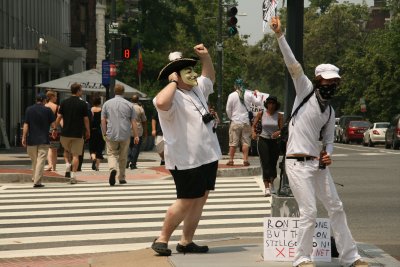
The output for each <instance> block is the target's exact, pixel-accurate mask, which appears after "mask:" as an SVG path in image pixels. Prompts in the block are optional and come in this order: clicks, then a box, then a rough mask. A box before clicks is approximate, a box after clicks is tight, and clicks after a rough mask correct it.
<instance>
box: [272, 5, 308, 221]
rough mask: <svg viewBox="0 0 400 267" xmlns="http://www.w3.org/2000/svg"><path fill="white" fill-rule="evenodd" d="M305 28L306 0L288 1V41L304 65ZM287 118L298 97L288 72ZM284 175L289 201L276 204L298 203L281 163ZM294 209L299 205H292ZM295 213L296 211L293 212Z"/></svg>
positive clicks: (282, 191)
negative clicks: (294, 198)
mask: <svg viewBox="0 0 400 267" xmlns="http://www.w3.org/2000/svg"><path fill="white" fill-rule="evenodd" d="M303 28H304V0H288V1H287V27H286V40H287V42H288V44H289V46H290V48H291V50H292V52H293V54H294V56H295V58H296V59H297V61H298V62H299V63H300V64H301V65H303ZM285 89H286V90H285V109H284V112H285V118H288V117H289V116H290V114H291V113H292V108H293V103H294V99H295V97H296V93H295V89H294V84H293V81H292V78H291V77H290V75H289V73H288V71H287V70H286V73H285ZM281 164H282V167H280V168H281V170H282V173H283V174H281V182H280V186H279V190H278V195H279V196H280V197H288V198H287V199H279V198H276V199H275V202H276V203H278V202H279V201H285V200H286V201H289V202H292V203H293V204H294V203H296V202H295V201H294V200H293V197H292V195H293V194H292V190H291V189H290V185H289V180H288V177H287V175H286V170H285V167H284V162H281ZM292 206H293V207H294V206H296V209H298V208H297V205H292ZM277 212H278V211H276V210H275V211H273V216H277V214H278V213H277ZM292 212H294V211H292Z"/></svg>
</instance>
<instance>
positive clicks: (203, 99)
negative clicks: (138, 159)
mask: <svg viewBox="0 0 400 267" xmlns="http://www.w3.org/2000/svg"><path fill="white" fill-rule="evenodd" d="M194 52H195V53H196V54H197V56H198V57H199V59H200V62H201V64H202V70H201V75H200V76H199V77H198V75H197V74H196V73H195V72H194V69H193V67H194V66H195V65H196V63H197V59H195V58H183V57H182V54H181V53H180V52H174V53H171V54H170V55H169V60H170V62H169V63H168V64H167V65H166V66H165V67H164V68H163V69H162V70H161V71H160V74H159V76H158V79H159V80H165V79H168V81H169V83H168V84H167V85H166V86H165V87H164V88H163V89H162V90H161V91H160V92H159V93H158V94H157V96H156V97H155V98H154V99H153V103H154V105H155V107H156V109H157V111H158V115H159V120H160V124H161V128H162V129H163V134H164V141H165V150H164V153H165V166H166V168H167V169H169V170H170V172H171V174H172V176H173V178H174V182H175V185H176V191H177V199H176V201H175V202H174V203H173V204H172V205H171V206H170V207H169V209H168V210H167V213H166V215H165V219H164V224H163V227H162V230H161V234H160V236H159V237H158V238H157V239H155V240H154V242H153V244H152V246H151V247H152V249H153V250H154V251H155V252H157V253H158V254H159V255H162V256H169V255H171V250H170V249H169V248H168V241H169V239H170V237H171V235H172V233H173V232H174V230H175V229H176V228H177V227H178V226H179V224H180V223H181V222H182V221H183V230H182V236H181V239H180V241H179V243H178V245H177V246H176V250H177V251H178V252H182V253H206V252H207V251H208V246H199V245H197V244H195V243H194V242H193V236H194V233H195V231H196V228H197V226H198V223H199V220H200V217H201V214H202V211H203V206H204V204H205V203H206V201H207V197H208V193H209V190H214V188H215V179H216V174H217V169H218V160H219V159H220V158H221V150H220V147H219V144H218V139H217V136H216V134H215V133H214V132H213V123H212V121H213V120H214V117H213V116H212V115H211V114H210V112H209V110H208V107H207V99H208V96H209V95H210V94H211V93H213V82H214V80H215V72H214V67H213V64H212V61H211V57H210V55H209V53H208V50H207V48H206V47H205V46H204V45H203V44H199V45H196V46H195V47H194Z"/></svg>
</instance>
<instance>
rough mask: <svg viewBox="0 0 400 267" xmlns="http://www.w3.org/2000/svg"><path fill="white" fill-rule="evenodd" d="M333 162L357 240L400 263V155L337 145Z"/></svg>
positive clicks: (388, 151) (351, 226)
mask: <svg viewBox="0 0 400 267" xmlns="http://www.w3.org/2000/svg"><path fill="white" fill-rule="evenodd" d="M335 155H336V156H335ZM333 160H334V162H333V165H332V166H331V167H330V169H331V172H332V175H333V178H334V180H335V182H336V183H340V184H343V185H344V186H343V187H341V186H337V189H338V193H339V195H340V197H341V199H342V201H343V204H344V208H345V211H346V214H347V220H348V224H349V227H350V229H351V231H352V234H353V237H354V239H355V240H356V241H357V242H365V243H370V244H374V245H376V246H378V247H380V248H381V249H383V250H384V251H386V252H387V253H388V254H390V255H391V256H393V257H395V258H396V259H397V260H400V229H399V228H400V193H399V190H400V151H399V150H387V149H385V148H384V146H376V147H373V148H370V147H363V146H361V145H344V144H335V150H334V157H333ZM319 210H324V209H323V208H322V205H321V204H320V207H319ZM320 214H321V215H323V216H326V213H325V212H321V213H320ZM320 214H319V215H320Z"/></svg>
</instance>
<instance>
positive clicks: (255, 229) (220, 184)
mask: <svg viewBox="0 0 400 267" xmlns="http://www.w3.org/2000/svg"><path fill="white" fill-rule="evenodd" d="M259 180H260V177H259V176H257V177H240V178H238V177H234V178H229V177H228V178H222V179H220V180H219V181H217V188H216V191H214V192H211V193H210V196H209V199H208V201H207V204H206V205H205V207H204V211H203V214H202V219H201V221H200V225H199V227H198V229H197V230H196V240H201V239H202V238H205V239H210V238H219V237H232V236H235V237H236V236H238V235H243V236H249V235H257V234H259V235H262V223H263V218H264V217H266V216H269V215H270V210H271V202H270V198H265V197H264V196H263V193H262V192H263V191H262V188H261V187H260V186H262V183H260V181H259ZM3 193H4V194H3ZM175 199H176V192H175V185H174V184H173V181H172V180H171V179H167V180H159V181H157V182H154V181H153V182H140V183H132V184H129V185H128V186H126V185H124V186H116V187H110V186H109V185H108V184H107V183H102V184H79V185H78V186H77V187H75V186H70V185H65V184H64V185H58V186H54V187H52V185H51V186H49V187H46V189H45V190H35V189H32V188H31V187H28V186H27V185H25V186H10V187H9V188H6V189H4V190H3V191H2V194H1V198H0V202H1V204H0V258H12V257H29V256H49V255H66V254H82V253H96V252H112V251H128V250H133V249H140V248H145V247H149V246H150V244H151V242H152V240H153V238H154V237H156V236H157V235H159V233H160V230H161V227H162V224H163V219H164V217H165V213H166V211H167V209H168V207H169V206H170V205H171V204H172V203H173V202H174V201H175ZM180 229H181V227H179V228H178V229H177V230H176V231H175V232H174V233H173V238H177V237H178V236H180V235H181V230H180ZM146 240H148V242H146V243H143V241H146ZM172 240H174V239H172Z"/></svg>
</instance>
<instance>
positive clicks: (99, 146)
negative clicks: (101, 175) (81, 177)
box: [89, 96, 105, 171]
mask: <svg viewBox="0 0 400 267" xmlns="http://www.w3.org/2000/svg"><path fill="white" fill-rule="evenodd" d="M92 104H93V107H92V108H91V111H92V115H93V116H92V118H93V119H92V127H91V131H90V140H89V152H90V157H91V158H92V170H95V171H98V170H99V165H100V160H102V159H104V158H103V150H104V146H105V142H104V139H103V134H102V132H101V127H100V123H101V99H100V97H98V96H96V97H94V99H93V103H92Z"/></svg>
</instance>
